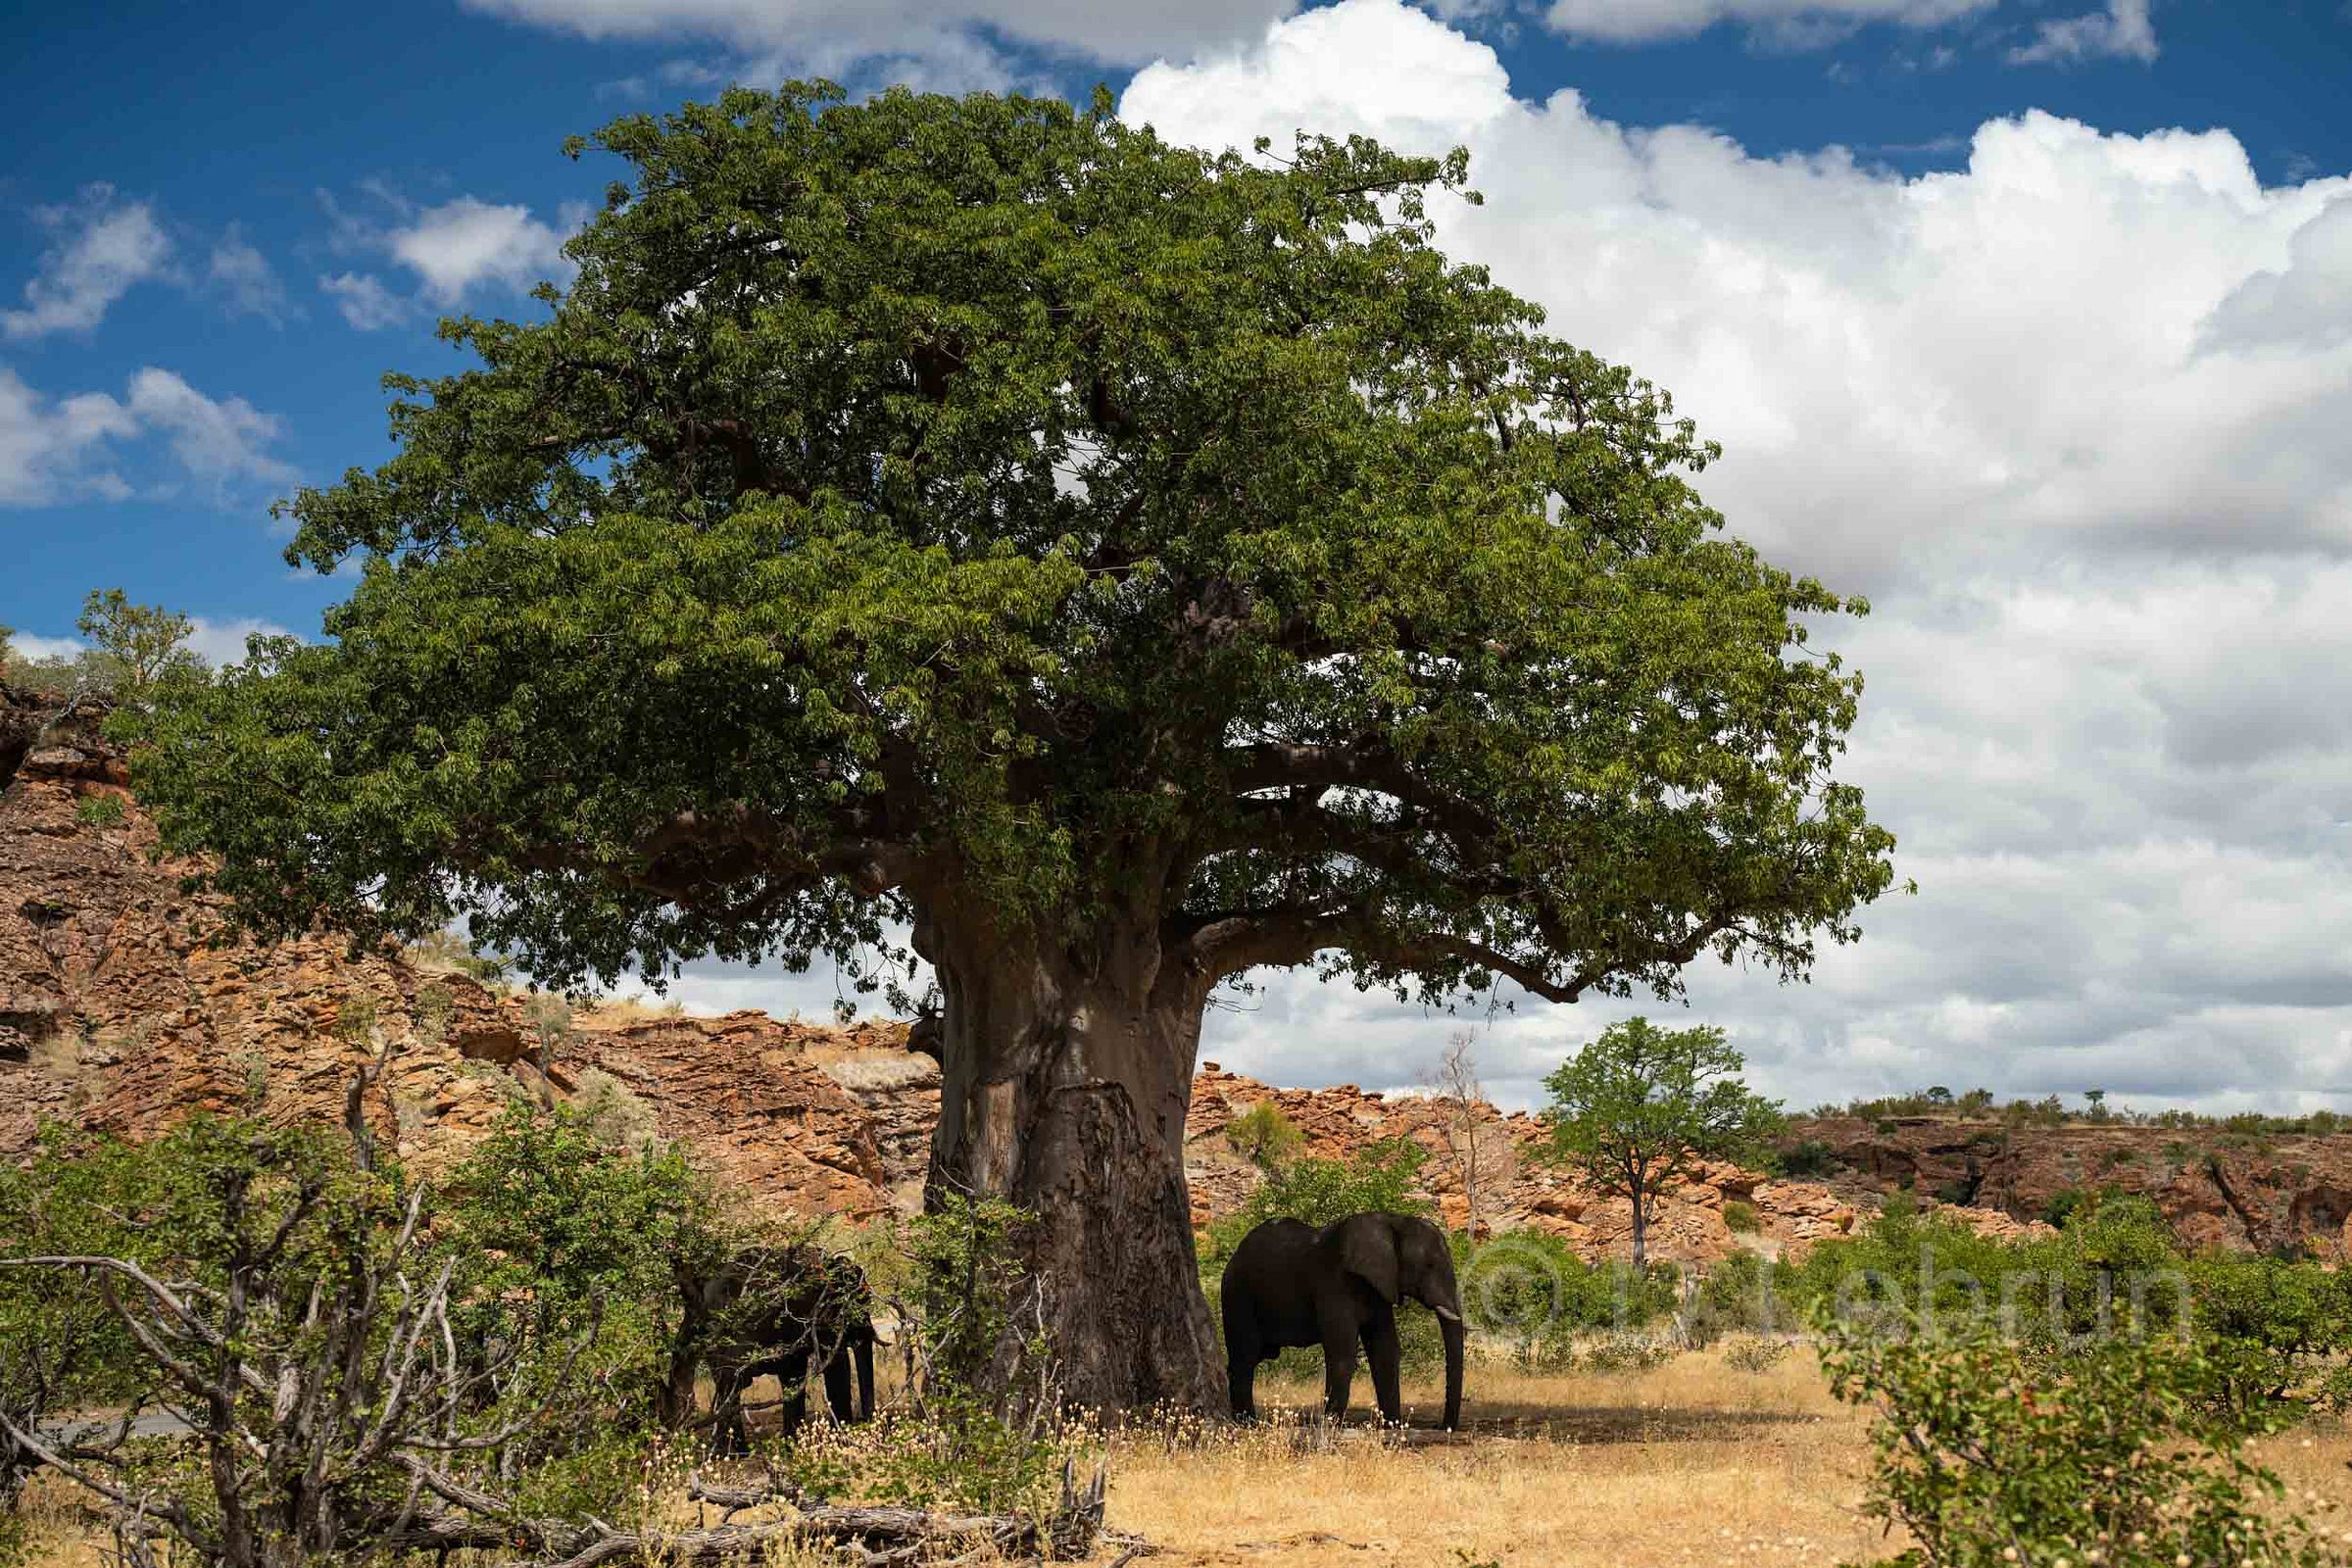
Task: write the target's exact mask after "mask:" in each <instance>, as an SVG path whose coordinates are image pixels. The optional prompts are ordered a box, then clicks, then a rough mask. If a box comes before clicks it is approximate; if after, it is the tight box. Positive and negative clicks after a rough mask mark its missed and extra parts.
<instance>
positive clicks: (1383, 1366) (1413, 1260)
mask: <svg viewBox="0 0 2352 1568" xmlns="http://www.w3.org/2000/svg"><path fill="white" fill-rule="evenodd" d="M1219 1297H1220V1299H1222V1301H1223V1303H1224V1308H1225V1364H1226V1369H1227V1375H1228V1376H1229V1377H1230V1379H1231V1380H1232V1393H1233V1413H1234V1415H1235V1417H1236V1418H1237V1419H1241V1420H1250V1419H1251V1418H1253V1417H1254V1416H1255V1415H1256V1414H1257V1401H1256V1397H1255V1389H1254V1385H1255V1382H1256V1377H1257V1367H1258V1363H1259V1362H1261V1361H1271V1360H1273V1359H1274V1356H1275V1353H1276V1352H1277V1351H1280V1350H1283V1349H1285V1348H1289V1347H1291V1346H1304V1345H1320V1346H1321V1347H1323V1408H1324V1410H1325V1412H1326V1413H1328V1414H1330V1415H1332V1416H1334V1417H1337V1416H1340V1415H1344V1414H1345V1413H1347V1409H1348V1390H1349V1388H1350V1387H1351V1386H1352V1385H1353V1383H1354V1382H1355V1348H1356V1346H1357V1344H1358V1343H1359V1342H1360V1343H1361V1344H1362V1346H1363V1348H1364V1354H1365V1356H1366V1358H1367V1359H1369V1360H1370V1361H1371V1363H1372V1392H1373V1395H1374V1396H1375V1397H1377V1398H1378V1400H1379V1401H1380V1414H1381V1418H1382V1419H1383V1420H1385V1421H1390V1422H1401V1421H1402V1420H1403V1419H1404V1412H1403V1406H1402V1404H1401V1403H1400V1402H1399V1400H1398V1397H1397V1363H1398V1360H1399V1358H1400V1350H1399V1347H1398V1345H1397V1300H1398V1299H1399V1298H1402V1297H1410V1298H1411V1299H1414V1300H1416V1301H1419V1302H1421V1303H1422V1304H1423V1305H1424V1306H1427V1307H1428V1308H1429V1309H1430V1310H1431V1311H1433V1312H1435V1313H1437V1314H1438V1330H1439V1332H1440V1333H1441V1334H1442V1335H1444V1336H1445V1340H1446V1430H1447V1431H1448V1432H1450V1431H1452V1430H1454V1429H1455V1428H1456V1427H1458V1426H1460V1425H1461V1419H1462V1302H1461V1296H1460V1294H1459V1292H1457V1291H1456V1289H1455V1288H1454V1282H1453V1251H1452V1250H1451V1249H1450V1248H1448V1247H1447V1246H1446V1233H1445V1232H1444V1231H1441V1230H1440V1229H1438V1227H1437V1226H1435V1225H1433V1224H1431V1223H1430V1222H1429V1221H1428V1220H1425V1219H1415V1218H1413V1217H1412V1216H1410V1215H1407V1214H1378V1213H1374V1214H1350V1215H1348V1217H1347V1218H1346V1219H1343V1220H1340V1221H1337V1222H1336V1223H1334V1224H1330V1225H1326V1226H1324V1227H1323V1228H1322V1229H1321V1230H1317V1229H1315V1228H1314V1227H1313V1226H1312V1225H1306V1224H1302V1223H1300V1222H1299V1221H1298V1220H1295V1219H1271V1220H1268V1221H1266V1223H1264V1224H1263V1225H1260V1226H1258V1227H1257V1229H1255V1230H1253V1231H1251V1232H1250V1234H1249V1235H1248V1236H1246V1237H1244V1238H1242V1245H1241V1246H1240V1247H1238V1248H1236V1249H1235V1250H1234V1253H1233V1259H1232V1261H1230V1262H1228V1263H1227V1264H1226V1265H1225V1279H1224V1283H1223V1285H1222V1286H1221V1287H1220V1289H1219Z"/></svg>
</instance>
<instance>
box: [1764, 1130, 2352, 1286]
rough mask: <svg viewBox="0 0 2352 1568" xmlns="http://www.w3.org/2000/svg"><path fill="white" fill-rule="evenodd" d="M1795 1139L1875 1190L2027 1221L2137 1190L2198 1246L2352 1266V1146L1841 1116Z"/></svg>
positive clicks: (2199, 1133)
mask: <svg viewBox="0 0 2352 1568" xmlns="http://www.w3.org/2000/svg"><path fill="white" fill-rule="evenodd" d="M1797 1135H1798V1136H1799V1137H1803V1138H1809V1139H1814V1140H1818V1141H1819V1142H1821V1143H1824V1144H1826V1145H1828V1146H1829V1148H1830V1150H1831V1152H1833V1153H1834V1154H1835V1155H1836V1157H1837V1159H1838V1162H1839V1163H1840V1164H1841V1165H1842V1166H1844V1167H1846V1169H1847V1170H1848V1171H1849V1172H1850V1173H1851V1176H1852V1185H1855V1186H1858V1187H1860V1188H1862V1189H1864V1190H1868V1191H1875V1192H1882V1193H1883V1192H1888V1191H1893V1190H1895V1189H1898V1188H1901V1189H1908V1190H1909V1191H1911V1192H1913V1193H1915V1194H1918V1195H1921V1196H1922V1197H1930V1196H1935V1195H1941V1196H1943V1197H1945V1198H1947V1199H1951V1200H1954V1201H1963V1202H1969V1203H1974V1204H1977V1205H1979V1206H1983V1207H1990V1208H1995V1209H1999V1210H2001V1211H2003V1212H2005V1213H2008V1214H2011V1215H2015V1216H2018V1217H2020V1218H2029V1217H2038V1216H2041V1215H2045V1214H2047V1213H2049V1212H2051V1210H2052V1207H2053V1205H2054V1204H2055V1203H2057V1202H2058V1201H2060V1199H2061V1198H2062V1197H2063V1195H2066V1194H2070V1193H2084V1192H2122V1193H2130V1194H2134V1195H2137V1196H2140V1197H2144V1198H2147V1199H2150V1200H2152V1201H2154V1202H2155V1204H2156V1206H2157V1207H2158V1208H2159V1209H2161V1210H2162V1211H2163V1213H2164V1216H2165V1218H2166V1219H2167V1220H2168V1221H2169V1222H2170V1223H2171V1225H2172V1228H2173V1231H2174V1234H2175V1235H2177V1236H2178V1237H2180V1240H2181V1242H2182V1243H2183V1244H2184V1245H2186V1246H2188V1247H2190V1248H2196V1249H2203V1248H2224V1249H2229V1250H2272V1249H2276V1248H2298V1249H2306V1250H2313V1251H2317V1252H2319V1253H2320V1254H2322V1255H2323V1256H2328V1257H2333V1258H2338V1259H2341V1258H2345V1257H2347V1256H2352V1135H2346V1134H2342V1133H2332V1134H2327V1135H2325V1136H2314V1135H2305V1134H2280V1135H2276V1136H2274V1135H2268V1134H2258V1133H2239V1132H2230V1131H2227V1130H2222V1129H2216V1128H2210V1127H2197V1128H2180V1129H2173V1128H2162V1127H2133V1126H2097V1125H2082V1124H2077V1125H2071V1126H2065V1127H2008V1126H2004V1125H2003V1124H2001V1123H1999V1122H1988V1121H1973V1122H1972V1121H1964V1120H1960V1119H1957V1118H1952V1119H1946V1118H1942V1117H1930V1116H1906V1117H1898V1118H1895V1119H1893V1120H1891V1121H1889V1122H1880V1123H1874V1122H1866V1121H1861V1120H1858V1119H1855V1118H1852V1117H1840V1118H1837V1119H1834V1120H1827V1121H1817V1122H1809V1123H1807V1124H1805V1125H1804V1126H1802V1127H1801V1128H1799V1129H1797Z"/></svg>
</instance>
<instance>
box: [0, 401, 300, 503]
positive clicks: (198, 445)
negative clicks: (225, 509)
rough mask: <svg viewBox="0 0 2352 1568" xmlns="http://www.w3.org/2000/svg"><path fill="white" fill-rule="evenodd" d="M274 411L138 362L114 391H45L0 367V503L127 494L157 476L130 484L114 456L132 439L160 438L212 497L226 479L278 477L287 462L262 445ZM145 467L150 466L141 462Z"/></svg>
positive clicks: (183, 471)
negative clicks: (208, 391)
mask: <svg viewBox="0 0 2352 1568" xmlns="http://www.w3.org/2000/svg"><path fill="white" fill-rule="evenodd" d="M282 434H283V430H282V427H281V425H280V424H279V421H278V420H277V418H276V417H274V416H272V415H269V414H265V413H263V412H262V411H261V410H259V409H256V408H255V407H254V406H253V405H252V404H250V403H248V402H246V401H245V400H244V399H243V398H240V397H226V398H212V397H208V396H206V395H205V394H204V393H202V392H200V391H198V390H197V389H196V388H195V387H193V386H190V385H189V384H188V383H187V381H186V380H184V379H183V378H181V377H180V376H178V375H177V374H174V373H173V372H172V371H170V370H164V369H158V368H155V367H153V366H149V367H146V368H143V369H141V370H139V371H138V372H137V373H136V374H134V375H132V376H131V378H130V382H129V384H128V386H126V387H125V388H124V390H123V396H122V397H120V398H117V397H115V396H114V395H112V394H110V393H106V392H81V393H76V394H74V395H73V396H70V397H63V398H53V397H48V396H44V395H43V394H42V393H40V392H39V391H37V390H35V389H34V388H33V387H31V386H29V385H27V384H26V383H25V380H24V378H23V377H22V376H20V375H18V374H17V373H16V372H15V371H13V370H11V369H8V368H6V367H0V506H12V507H27V506H44V505H48V504H51V503H55V502H58V501H62V500H67V499H70V498H73V497H75V496H90V495H95V496H99V497H102V498H106V499H110V500H126V499H128V498H130V497H131V496H133V495H135V494H138V493H140V491H141V489H143V488H153V487H154V485H156V484H159V483H164V482H166V481H164V480H163V479H162V478H161V476H160V475H158V476H157V477H155V478H152V479H150V480H148V481H147V482H146V483H144V484H141V485H134V484H133V483H132V481H131V480H129V479H127V478H125V477H124V476H123V472H122V460H123V459H124V458H125V457H128V456H137V455H139V454H137V453H136V452H135V450H128V449H131V448H132V444H133V443H138V442H141V441H143V440H148V439H160V440H161V442H162V443H163V446H164V449H165V451H166V452H167V453H169V455H170V457H171V459H172V464H171V471H172V473H174V474H176V475H184V476H185V477H188V478H191V479H194V480H196V481H198V482H199V484H200V485H202V486H203V487H204V488H205V489H206V490H207V491H208V492H209V493H210V494H212V495H213V496H215V497H222V496H225V495H226V494H227V493H228V491H229V487H230V486H231V484H232V483H233V482H234V481H239V480H252V481H264V482H268V483H272V484H277V483H283V482H285V481H287V480H290V479H291V478H293V476H294V470H293V469H292V468H291V467H290V466H287V465H286V464H285V463H284V462H282V461H280V460H279V459H278V458H276V457H274V456H272V455H271V454H270V451H269V450H268V449H269V447H270V444H271V443H273V442H275V441H276V440H277V439H278V438H279V437H280V436H281V435H282ZM142 466H143V467H145V468H148V469H153V468H154V467H155V465H153V464H152V463H145V464H143V465H142Z"/></svg>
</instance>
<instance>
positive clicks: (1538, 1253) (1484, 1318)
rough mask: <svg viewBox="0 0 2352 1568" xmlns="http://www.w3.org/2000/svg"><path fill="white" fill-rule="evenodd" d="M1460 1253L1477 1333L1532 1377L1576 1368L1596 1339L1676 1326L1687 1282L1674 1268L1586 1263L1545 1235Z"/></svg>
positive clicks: (1458, 1267)
mask: <svg viewBox="0 0 2352 1568" xmlns="http://www.w3.org/2000/svg"><path fill="white" fill-rule="evenodd" d="M1455 1247H1456V1255H1455V1273H1456V1275H1457V1276H1458V1277H1459V1279H1460V1281H1461V1295H1462V1312H1463V1315H1464V1316H1465V1317H1466V1318H1467V1319H1468V1320H1469V1324H1470V1327H1471V1329H1472V1330H1473V1331H1474V1332H1475V1333H1477V1334H1478V1335H1480V1336H1481V1337H1482V1338H1483V1339H1485V1340H1486V1341H1488V1342H1489V1343H1490V1344H1498V1345H1500V1346H1502V1347H1503V1348H1506V1349H1507V1351H1508V1353H1509V1354H1510V1356H1511V1358H1512V1360H1514V1361H1515V1362H1517V1363H1518V1364H1519V1365H1520V1366H1521V1367H1523V1368H1525V1369H1526V1370H1529V1371H1564V1370H1566V1369H1568V1368H1569V1367H1571V1366H1574V1365H1576V1364H1577V1362H1578V1358H1579V1355H1580V1353H1581V1350H1580V1348H1581V1347H1582V1346H1583V1345H1584V1342H1585V1341H1586V1340H1587V1339H1589V1338H1591V1337H1593V1336H1595V1335H1598V1336H1602V1337H1604V1338H1605V1337H1609V1336H1621V1335H1631V1334H1634V1333H1636V1332H1637V1331H1640V1330H1643V1329H1648V1328H1653V1327H1657V1326H1660V1325H1663V1324H1666V1323H1669V1322H1671V1321H1673V1319H1674V1316H1675V1312H1676V1308H1677V1305H1678V1302H1679V1300H1680V1298H1681V1275H1680V1273H1679V1272H1678V1271H1677V1270H1676V1269H1674V1268H1673V1267H1672V1266H1671V1265H1668V1264H1663V1263H1655V1264H1651V1265H1650V1266H1649V1267H1648V1268H1646V1269H1636V1268H1634V1267H1633V1266H1632V1265H1630V1264H1628V1263H1626V1262H1624V1261H1622V1260H1617V1259H1610V1260H1607V1261H1603V1262H1600V1263H1587V1262H1586V1261H1585V1260H1584V1259H1583V1258H1582V1257H1580V1256H1578V1255H1577V1252H1576V1250H1574V1249H1573V1248H1571V1247H1570V1246H1569V1245H1568V1244H1567V1242H1565V1241H1563V1240H1562V1239H1561V1238H1559V1237H1557V1236H1552V1235H1548V1234H1546V1233H1544V1232H1543V1231H1536V1230H1517V1231H1510V1232H1507V1233H1505V1234H1504V1235H1501V1236H1498V1237H1496V1238H1495V1239H1494V1240H1493V1241H1490V1242H1484V1243H1481V1244H1480V1245H1479V1246H1478V1247H1477V1248H1476V1249H1475V1250H1471V1249H1469V1248H1467V1247H1466V1246H1465V1245H1464V1244H1463V1243H1462V1242H1461V1241H1459V1240H1458V1239H1457V1241H1456V1244H1455Z"/></svg>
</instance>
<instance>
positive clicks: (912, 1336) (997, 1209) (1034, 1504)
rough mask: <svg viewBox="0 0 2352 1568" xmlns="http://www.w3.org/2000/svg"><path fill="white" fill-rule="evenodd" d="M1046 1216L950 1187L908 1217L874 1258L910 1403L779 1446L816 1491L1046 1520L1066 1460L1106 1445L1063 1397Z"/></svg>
mask: <svg viewBox="0 0 2352 1568" xmlns="http://www.w3.org/2000/svg"><path fill="white" fill-rule="evenodd" d="M1036 1222H1037V1221H1036V1216H1035V1215H1033V1214H1030V1213H1029V1212H1027V1211H1026V1210H1024V1209H1021V1208H1019V1207H1016V1206H1015V1205H1013V1204H1010V1203H1007V1202H1005V1201H1003V1200H1002V1199H970V1198H966V1197H963V1196H961V1195H958V1194H953V1193H951V1194H947V1195H944V1197H943V1200H942V1201H941V1203H940V1204H939V1206H938V1207H936V1208H935V1209H933V1210H932V1211H930V1212H927V1213H924V1214H920V1215H915V1216H912V1217H910V1218H907V1219H906V1220H904V1221H902V1222H900V1223H899V1225H898V1226H897V1227H896V1231H895V1235H894V1236H893V1237H892V1239H891V1242H890V1245H889V1246H888V1248H887V1249H869V1255H868V1259H867V1270H868V1274H869V1277H871V1278H872V1279H873V1280H874V1283H875V1285H876V1288H877V1292H878V1294H879V1295H880V1296H882V1297H883V1298H884V1299H886V1300H887V1301H888V1303H889V1305H890V1306H891V1308H892V1309H893V1313H894V1315H895V1316H896V1317H897V1319H898V1325H897V1335H898V1341H899V1348H900V1350H901V1353H902V1356H903V1358H904V1361H905V1365H906V1369H907V1378H906V1385H905V1388H904V1390H903V1392H902V1397H901V1400H900V1402H899V1403H898V1404H897V1405H896V1406H895V1407H893V1408H888V1409H885V1410H883V1411H882V1412H881V1413H880V1416H879V1419H878V1420H877V1421H876V1422H874V1423H873V1424H872V1425H870V1426H865V1427H855V1428H844V1427H838V1426H828V1425H816V1426H812V1427H809V1428H807V1429H805V1430H804V1431H803V1432H802V1433H800V1434H799V1435H797V1436H796V1437H795V1438H793V1439H791V1440H790V1441H788V1442H787V1443H786V1444H785V1445H784V1446H783V1447H782V1448H781V1449H780V1450H779V1451H778V1452H777V1453H775V1454H774V1455H772V1456H771V1461H770V1462H771V1464H772V1465H774V1467H775V1468H777V1469H778V1470H779V1471H781V1472H782V1473H783V1474H784V1475H786V1476H787V1477H788V1478H789V1479H790V1480H791V1481H792V1482H793V1483H794V1484H795V1485H796V1486H798V1487H800V1488H802V1489H804V1490H805V1491H807V1492H809V1493H811V1494H813V1495H819V1496H826V1497H836V1498H840V1497H855V1498H856V1499H858V1500H860V1501H866V1502H876V1503H900V1504H907V1505H909V1506H917V1507H933V1506H944V1507H953V1508H964V1509H973V1510H977V1511H980V1512H984V1513H1000V1514H1023V1515H1027V1516H1029V1517H1031V1518H1043V1517H1044V1516H1045V1515H1046V1513H1047V1512H1048V1511H1050V1510H1051V1508H1052V1507H1053V1505H1054V1501H1055V1500H1056V1495H1057V1494H1056V1487H1057V1484H1058V1481H1059V1478H1060V1476H1061V1474H1062V1469H1063V1465H1064V1463H1065V1461H1068V1460H1071V1459H1074V1458H1075V1457H1077V1456H1078V1455H1079V1454H1080V1453H1081V1452H1083V1451H1085V1450H1087V1449H1088V1448H1089V1447H1090V1446H1092V1440H1091V1439H1090V1437H1089V1436H1088V1435H1087V1434H1086V1433H1085V1432H1084V1431H1083V1429H1081V1428H1079V1427H1077V1426H1074V1425H1072V1424H1071V1423H1070V1422H1069V1421H1068V1420H1067V1419H1066V1418H1065V1412H1064V1410H1063V1408H1062V1404H1063V1401H1062V1398H1061V1390H1060V1388H1059V1385H1058V1383H1057V1381H1056V1375H1055V1374H1056V1368H1055V1364H1054V1356H1053V1353H1052V1345H1051V1342H1050V1339H1049V1337H1048V1335H1047V1333H1046V1327H1045V1325H1046V1320H1045V1317H1044V1314H1043V1311H1042V1299H1041V1294H1040V1282H1039V1281H1037V1280H1036V1279H1035V1278H1034V1277H1033V1276H1032V1275H1031V1274H1030V1272H1029V1270H1028V1268H1027V1266H1026V1264H1025V1263H1024V1262H1023V1251H1022V1248H1021V1245H1020V1244H1021V1241H1022V1233H1023V1231H1024V1230H1025V1228H1026V1227H1029V1226H1032V1225H1034V1224H1035V1223H1036Z"/></svg>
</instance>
